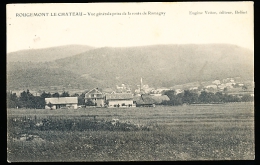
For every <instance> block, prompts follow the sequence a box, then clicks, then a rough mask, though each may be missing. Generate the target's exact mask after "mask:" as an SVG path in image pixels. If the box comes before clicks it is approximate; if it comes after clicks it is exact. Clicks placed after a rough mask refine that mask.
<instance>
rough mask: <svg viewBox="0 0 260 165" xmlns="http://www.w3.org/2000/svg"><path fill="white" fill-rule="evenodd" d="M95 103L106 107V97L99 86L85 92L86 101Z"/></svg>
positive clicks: (97, 105)
mask: <svg viewBox="0 0 260 165" xmlns="http://www.w3.org/2000/svg"><path fill="white" fill-rule="evenodd" d="M89 102H90V103H93V106H96V107H104V104H105V99H104V95H103V93H102V92H100V91H99V90H98V88H94V89H92V90H90V91H89V92H87V93H86V94H85V103H86V104H88V103H89Z"/></svg>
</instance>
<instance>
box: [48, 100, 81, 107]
mask: <svg viewBox="0 0 260 165" xmlns="http://www.w3.org/2000/svg"><path fill="white" fill-rule="evenodd" d="M45 103H46V105H45V109H60V108H71V109H77V108H78V98H77V97H52V98H45ZM50 106H51V107H50Z"/></svg>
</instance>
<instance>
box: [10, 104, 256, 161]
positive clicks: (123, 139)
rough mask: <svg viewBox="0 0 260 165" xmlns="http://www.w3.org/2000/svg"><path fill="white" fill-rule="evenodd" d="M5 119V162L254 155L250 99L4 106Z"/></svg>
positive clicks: (236, 157)
mask: <svg viewBox="0 0 260 165" xmlns="http://www.w3.org/2000/svg"><path fill="white" fill-rule="evenodd" d="M7 119H8V120H7V121H8V123H7V124H8V125H7V126H8V136H7V156H8V161H10V162H17V161H19V162H23V161H25V162H35V161H42V162H46V161H48V162H49V161H59V162H61V161H66V162H71V161H161V160H166V161H168V160H169V161H175V160H252V159H254V156H255V139H254V105H253V104H252V103H227V104H216V105H196V106H195V105H189V106H188V105H187V106H156V107H149V108H148V107H147V108H145V107H140V108H125V109H121V108H112V109H107V108H82V109H77V110H67V109H62V110H45V109H7ZM113 119H118V122H111V121H112V120H113Z"/></svg>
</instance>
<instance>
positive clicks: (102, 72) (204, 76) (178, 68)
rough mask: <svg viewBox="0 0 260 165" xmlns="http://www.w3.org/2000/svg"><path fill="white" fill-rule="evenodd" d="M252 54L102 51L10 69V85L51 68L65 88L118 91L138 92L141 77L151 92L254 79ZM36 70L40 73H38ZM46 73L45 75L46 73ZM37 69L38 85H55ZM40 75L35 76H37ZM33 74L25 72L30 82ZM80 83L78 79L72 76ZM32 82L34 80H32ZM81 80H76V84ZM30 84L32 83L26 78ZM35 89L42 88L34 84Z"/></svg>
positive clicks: (199, 49)
mask: <svg viewBox="0 0 260 165" xmlns="http://www.w3.org/2000/svg"><path fill="white" fill-rule="evenodd" d="M253 60H254V59H253V52H252V51H250V50H248V49H245V48H242V47H238V46H235V45H226V44H205V45H195V44H187V45H151V46H140V47H120V48H119V47H118V48H113V47H103V48H97V49H91V50H88V51H86V52H83V53H80V54H78V55H74V56H70V57H66V58H62V59H57V60H55V61H51V62H48V63H46V62H45V63H38V64H35V63H32V64H31V65H29V64H23V63H19V64H18V63H12V64H11V63H10V64H9V66H11V70H10V71H8V72H10V73H8V75H9V76H10V79H11V80H12V81H14V84H13V85H15V84H16V83H17V82H19V83H21V82H22V81H25V80H24V78H21V77H20V78H18V77H14V76H13V75H14V74H11V73H12V72H14V71H16V70H18V69H19V68H35V69H36V68H38V67H42V68H44V67H45V68H48V69H52V70H55V72H57V73H56V75H58V77H59V79H64V83H65V79H66V83H70V82H71V83H72V82H75V81H79V82H82V81H84V82H88V84H86V86H85V88H89V87H88V86H98V87H114V86H115V85H120V84H122V83H125V84H129V85H132V86H136V85H137V84H139V81H140V77H142V78H143V83H144V84H148V85H150V86H155V87H156V86H158V87H159V86H164V87H170V86H173V85H176V84H181V83H188V82H196V81H207V80H214V79H222V78H227V77H237V76H239V77H242V78H244V79H252V78H253V75H254V70H253V69H254V68H253ZM36 70H37V69H36ZM43 70H44V69H43ZM43 70H42V69H38V70H37V73H38V74H39V75H41V76H40V77H39V76H36V78H37V79H39V82H40V81H41V79H46V78H48V79H49V81H45V83H44V84H43V85H55V84H57V82H58V80H55V81H54V80H52V79H50V78H52V77H53V76H54V75H52V73H50V71H49V72H44V71H43ZM35 72H36V71H35ZM35 72H27V74H32V76H33V75H34V76H35V75H37V74H36V73H35ZM72 75H73V76H75V77H77V79H76V78H74V77H73V76H72ZM32 76H31V77H32ZM79 78H80V79H81V80H78V79H79ZM27 81H30V79H29V78H28V79H27ZM34 84H35V85H36V86H37V84H38V83H34Z"/></svg>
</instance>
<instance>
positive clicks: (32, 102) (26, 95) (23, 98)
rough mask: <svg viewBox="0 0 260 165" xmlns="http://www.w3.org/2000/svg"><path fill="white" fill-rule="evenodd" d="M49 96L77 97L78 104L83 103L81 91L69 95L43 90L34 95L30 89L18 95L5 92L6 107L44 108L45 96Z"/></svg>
mask: <svg viewBox="0 0 260 165" xmlns="http://www.w3.org/2000/svg"><path fill="white" fill-rule="evenodd" d="M51 97H78V104H80V105H83V104H84V97H85V95H84V94H83V93H82V94H81V95H79V94H74V95H70V94H69V93H68V92H65V91H64V92H63V93H61V94H59V93H58V92H56V93H54V94H51V93H50V92H49V93H46V92H43V93H42V94H41V95H40V96H34V95H33V94H32V93H30V91H29V90H28V89H27V91H23V92H22V93H20V96H17V95H16V93H12V92H7V108H33V109H44V108H45V105H46V103H45V98H51Z"/></svg>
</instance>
